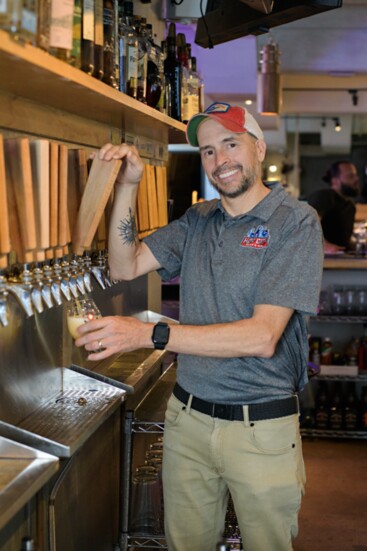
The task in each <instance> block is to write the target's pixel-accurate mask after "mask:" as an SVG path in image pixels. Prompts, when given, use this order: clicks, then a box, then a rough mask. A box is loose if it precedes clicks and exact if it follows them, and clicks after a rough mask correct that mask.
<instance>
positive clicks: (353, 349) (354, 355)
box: [346, 338, 360, 366]
mask: <svg viewBox="0 0 367 551" xmlns="http://www.w3.org/2000/svg"><path fill="white" fill-rule="evenodd" d="M359 348H360V342H359V339H357V338H353V339H351V341H350V342H349V344H348V346H347V350H346V361H347V365H351V366H354V365H358V358H359Z"/></svg>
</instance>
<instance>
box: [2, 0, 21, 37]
mask: <svg viewBox="0 0 367 551" xmlns="http://www.w3.org/2000/svg"><path fill="white" fill-rule="evenodd" d="M20 8H21V1H20V0H12V1H10V2H4V1H3V2H1V3H0V29H4V30H5V31H8V32H9V33H13V34H15V33H16V32H17V31H18V28H19V21H20Z"/></svg>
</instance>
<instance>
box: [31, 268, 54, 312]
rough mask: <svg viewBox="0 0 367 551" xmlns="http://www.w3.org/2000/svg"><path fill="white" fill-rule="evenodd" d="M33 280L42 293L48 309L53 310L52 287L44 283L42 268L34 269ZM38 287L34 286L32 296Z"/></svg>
mask: <svg viewBox="0 0 367 551" xmlns="http://www.w3.org/2000/svg"><path fill="white" fill-rule="evenodd" d="M33 279H34V281H35V283H36V285H37V287H38V289H39V290H40V291H41V297H42V299H43V302H44V303H45V304H46V306H47V308H52V307H53V302H52V296H51V287H50V285H47V283H45V282H44V281H43V270H42V269H41V268H38V267H36V268H34V269H33ZM36 285H34V284H33V289H32V296H33V292H34V289H35V287H36Z"/></svg>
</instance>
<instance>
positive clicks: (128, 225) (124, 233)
mask: <svg viewBox="0 0 367 551" xmlns="http://www.w3.org/2000/svg"><path fill="white" fill-rule="evenodd" d="M118 231H119V235H120V237H121V239H122V242H123V244H124V245H135V243H137V241H138V230H137V229H136V223H135V215H134V214H133V212H132V210H131V209H129V214H128V215H127V216H126V218H125V219H124V220H120V224H119V226H118Z"/></svg>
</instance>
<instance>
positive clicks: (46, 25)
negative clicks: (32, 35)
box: [0, 0, 51, 52]
mask: <svg viewBox="0 0 367 551" xmlns="http://www.w3.org/2000/svg"><path fill="white" fill-rule="evenodd" d="M0 12H1V8H0ZM0 22H1V13H0ZM50 22H51V0H39V2H38V19H37V46H38V48H41V49H42V50H45V51H46V52H48V49H49V44H50ZM0 27H1V23H0Z"/></svg>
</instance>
